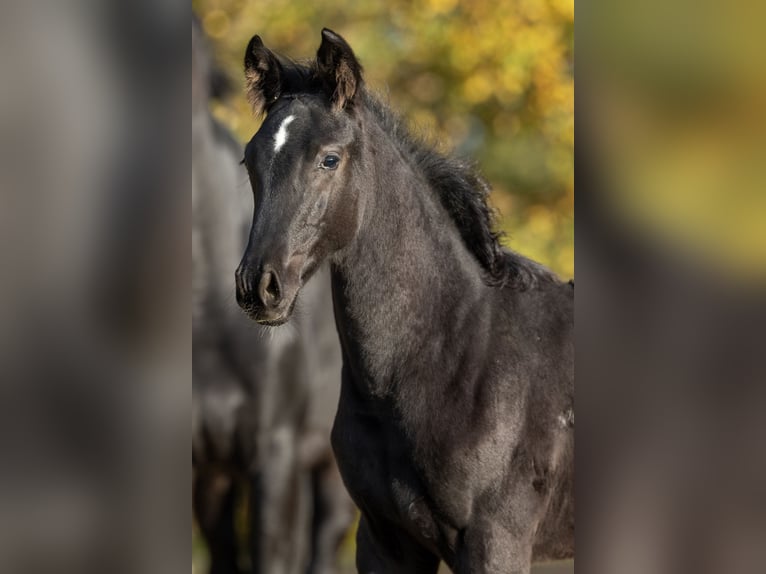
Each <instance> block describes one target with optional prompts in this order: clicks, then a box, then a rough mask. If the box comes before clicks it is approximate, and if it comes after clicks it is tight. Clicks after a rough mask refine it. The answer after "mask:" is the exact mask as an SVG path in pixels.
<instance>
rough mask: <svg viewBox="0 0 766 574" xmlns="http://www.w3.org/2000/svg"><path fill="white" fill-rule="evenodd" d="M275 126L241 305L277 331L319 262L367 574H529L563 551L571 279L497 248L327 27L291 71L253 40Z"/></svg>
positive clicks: (260, 170) (256, 143)
mask: <svg viewBox="0 0 766 574" xmlns="http://www.w3.org/2000/svg"><path fill="white" fill-rule="evenodd" d="M245 76H246V81H247V90H248V96H249V98H250V101H251V102H252V104H253V106H254V109H255V111H256V112H262V113H265V114H266V118H265V121H264V122H263V124H262V126H261V128H260V129H259V130H258V132H257V133H256V134H255V136H254V137H253V138H252V140H251V141H250V143H249V144H248V145H247V147H246V151H245V165H246V166H247V169H248V172H249V175H250V181H251V184H252V188H253V191H254V197H255V208H254V216H253V222H252V228H251V231H250V238H249V243H248V246H247V249H246V251H245V254H244V257H243V259H242V262H241V263H240V266H239V269H238V271H237V275H236V286H237V299H238V302H239V304H240V306H241V307H242V308H243V309H244V310H245V311H246V313H247V314H248V315H249V316H250V317H251V318H252V319H254V320H255V321H257V322H258V323H261V324H263V325H272V326H273V325H279V324H282V323H285V322H286V321H288V320H289V319H290V317H291V313H292V310H293V307H294V305H295V302H296V299H297V297H298V294H299V292H301V290H302V289H304V288H305V286H306V284H307V282H308V281H309V279H310V278H311V276H312V274H313V273H314V272H315V270H316V269H318V268H319V266H320V265H321V264H322V262H323V261H326V260H329V261H330V262H331V266H332V284H333V298H334V308H335V319H336V323H337V327H338V332H339V334H340V339H341V345H342V349H343V376H342V389H341V400H340V404H339V408H338V413H337V415H336V419H335V424H334V428H333V433H332V442H333V448H334V450H335V453H336V456H337V459H338V463H339V465H340V469H341V474H342V476H343V479H344V481H345V483H346V485H347V487H348V490H349V492H350V493H351V495H352V497H353V498H354V501H355V502H356V503H357V505H358V506H359V507H360V509H361V512H362V519H361V523H360V527H359V530H358V535H357V566H358V569H359V571H360V572H362V573H373V572H374V573H377V574H380V573H397V574H406V573H418V574H428V573H429V572H431V573H433V572H436V571H437V568H438V564H439V561H440V560H442V561H444V562H446V563H447V564H448V565H449V566H450V568H452V569H453V571H454V572H456V573H458V574H467V573H471V574H479V573H489V572H492V573H499V572H503V573H506V572H510V573H515V574H519V573H527V572H529V570H530V564H531V563H532V562H533V561H535V560H549V559H560V558H568V557H572V556H573V552H574V499H573V466H574V366H573V322H574V319H573V299H574V287H573V284H570V283H564V282H562V281H559V280H558V279H557V278H556V277H555V276H554V275H553V274H552V273H551V272H550V271H548V270H547V269H545V268H544V267H542V266H541V265H538V264H536V263H534V262H531V261H530V260H528V259H526V258H524V257H522V256H520V255H518V254H516V253H513V252H511V251H508V250H506V249H504V248H503V247H502V246H501V245H500V243H499V238H498V234H496V233H495V232H494V231H493V230H492V227H491V212H490V209H489V208H488V205H487V195H488V193H489V187H488V185H487V184H486V183H485V182H484V180H483V179H482V178H481V177H479V176H478V175H477V174H476V173H475V172H474V171H473V170H472V169H471V168H470V167H469V166H468V165H467V164H466V163H464V162H462V161H458V160H456V159H453V158H450V157H445V156H442V155H440V154H438V153H437V152H435V151H434V150H433V148H432V147H430V146H428V145H426V144H425V143H423V142H421V141H420V140H418V139H416V138H414V137H413V136H411V135H410V134H409V133H408V131H407V129H406V127H405V125H404V122H403V121H402V120H401V119H399V118H398V117H396V115H395V114H393V113H392V112H391V111H390V110H389V109H388V107H387V106H386V105H384V104H383V103H381V101H380V100H379V99H377V98H376V97H375V96H374V95H373V94H372V93H371V92H370V91H368V89H367V88H366V87H365V84H364V80H363V75H362V68H361V66H360V64H359V62H358V61H357V59H356V57H355V55H354V53H353V51H352V50H351V48H350V47H349V46H348V44H347V43H346V42H345V41H344V40H343V39H342V38H341V37H340V36H338V35H337V34H335V33H333V32H331V31H329V30H326V29H325V30H323V32H322V42H321V45H320V47H319V51H318V53H317V56H316V60H315V61H313V62H311V63H309V64H297V63H294V62H292V61H290V60H288V59H287V58H284V57H282V56H279V55H277V54H275V53H273V52H272V51H270V50H269V49H268V48H266V47H265V46H264V45H263V42H262V41H261V39H260V38H259V37H258V36H255V37H253V39H252V40H251V41H250V44H249V45H248V47H247V51H246V54H245Z"/></svg>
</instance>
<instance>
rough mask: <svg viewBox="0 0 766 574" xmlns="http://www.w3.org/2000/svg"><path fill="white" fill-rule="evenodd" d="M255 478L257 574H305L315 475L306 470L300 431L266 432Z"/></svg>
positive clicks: (254, 554)
mask: <svg viewBox="0 0 766 574" xmlns="http://www.w3.org/2000/svg"><path fill="white" fill-rule="evenodd" d="M264 434H265V435H267V436H264V437H263V438H262V439H261V440H259V443H260V447H261V448H259V449H258V450H259V455H258V459H259V463H258V465H257V467H256V469H255V470H254V473H253V477H252V479H251V491H250V515H251V520H250V522H251V524H250V558H251V561H252V572H253V574H304V573H305V571H306V565H307V563H308V544H309V539H308V532H309V524H308V522H309V512H308V510H309V504H308V503H309V499H310V495H311V492H310V486H311V485H310V482H309V475H308V473H306V472H305V471H303V470H302V469H301V465H300V464H299V460H298V448H297V441H296V438H295V435H296V433H295V430H294V429H291V428H288V427H282V428H278V429H274V430H270V431H264Z"/></svg>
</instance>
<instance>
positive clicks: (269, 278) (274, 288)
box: [258, 266, 282, 309]
mask: <svg viewBox="0 0 766 574" xmlns="http://www.w3.org/2000/svg"><path fill="white" fill-rule="evenodd" d="M258 298H259V299H260V300H261V303H262V304H263V306H264V307H265V308H266V309H274V308H275V307H278V306H279V304H280V303H281V302H282V284H281V282H280V280H279V275H278V274H277V272H276V270H275V269H274V268H272V267H268V266H267V267H264V269H263V273H262V274H261V279H260V281H259V282H258Z"/></svg>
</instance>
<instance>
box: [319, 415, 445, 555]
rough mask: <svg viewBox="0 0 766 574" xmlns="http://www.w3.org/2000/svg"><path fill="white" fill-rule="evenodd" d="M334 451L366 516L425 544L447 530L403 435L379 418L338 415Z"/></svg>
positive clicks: (350, 492) (345, 477)
mask: <svg viewBox="0 0 766 574" xmlns="http://www.w3.org/2000/svg"><path fill="white" fill-rule="evenodd" d="M332 443H333V449H334V451H335V455H336V458H337V460H338V467H339V469H340V471H341V475H342V476H343V480H344V482H345V484H346V488H347V489H348V491H349V494H351V497H352V498H353V499H354V502H355V503H356V504H357V506H359V508H360V509H361V510H362V512H364V513H365V515H367V516H368V517H370V518H371V519H373V520H374V519H385V520H387V521H389V522H391V523H393V524H396V525H397V526H399V527H402V528H404V529H405V530H407V531H409V532H410V533H411V534H412V535H414V536H416V537H418V538H420V539H421V540H423V541H424V542H425V543H428V542H433V541H435V539H436V538H438V537H439V533H440V532H441V531H442V530H443V529H442V528H440V527H439V526H438V525H437V523H436V521H435V518H434V516H433V514H432V512H431V510H430V507H429V504H428V503H427V493H426V490H427V489H426V488H425V487H424V485H423V484H422V482H421V480H420V478H419V476H418V473H417V472H416V469H415V467H414V465H413V464H412V463H411V460H410V455H411V453H410V450H409V448H408V447H407V440H406V437H405V436H404V435H403V433H402V432H401V431H400V430H399V429H398V428H397V427H396V425H394V424H392V423H391V422H390V421H386V420H385V418H382V417H380V416H378V415H371V414H363V413H361V412H359V411H354V410H353V409H349V408H348V407H347V406H346V407H344V405H343V401H341V406H340V408H339V410H338V416H337V417H336V420H335V425H334V427H333V433H332Z"/></svg>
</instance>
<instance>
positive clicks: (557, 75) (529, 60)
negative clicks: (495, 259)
mask: <svg viewBox="0 0 766 574" xmlns="http://www.w3.org/2000/svg"><path fill="white" fill-rule="evenodd" d="M192 7H193V9H194V10H195V12H196V13H197V14H198V15H199V16H200V18H201V19H202V22H203V26H204V28H205V31H206V32H207V34H208V35H209V36H210V37H211V38H212V41H213V43H214V47H215V50H216V54H217V58H218V61H219V63H220V64H221V65H222V66H223V67H224V68H225V69H226V70H227V71H228V73H229V74H230V75H231V76H232V78H235V79H236V80H237V81H238V82H240V81H241V78H242V72H241V62H242V58H243V54H244V53H243V50H244V48H245V46H246V45H247V42H248V40H249V39H250V37H251V36H252V35H253V34H255V33H257V34H259V35H261V37H262V38H263V39H264V42H265V43H266V45H267V46H269V47H270V48H272V49H273V50H275V51H278V52H281V53H283V54H285V55H287V56H290V57H294V58H298V59H300V58H306V57H309V56H312V55H313V54H315V52H316V49H317V47H318V45H319V40H320V34H319V33H320V30H321V28H322V27H323V26H326V27H328V28H331V29H333V30H335V31H336V32H338V33H340V34H341V35H343V36H344V37H345V38H346V40H348V42H349V43H350V44H351V46H352V47H353V48H354V51H355V52H356V54H357V56H358V57H359V59H360V60H361V61H362V64H363V65H364V67H365V74H366V80H367V84H368V86H370V87H372V88H373V89H374V90H376V91H377V92H378V93H379V94H381V96H382V97H383V98H385V99H386V100H387V101H388V102H389V103H390V104H391V105H393V106H394V108H395V109H397V110H398V111H399V112H400V113H402V114H403V115H405V116H406V117H407V118H408V119H409V120H411V125H412V128H413V129H414V130H416V131H418V132H419V133H422V134H424V135H425V136H426V137H428V138H429V139H431V140H432V141H434V142H435V143H436V144H438V145H439V146H440V148H441V149H443V150H445V151H449V150H454V151H455V152H456V153H457V154H459V155H462V156H467V157H470V158H472V159H474V160H475V161H476V162H477V163H478V166H479V168H480V170H481V172H482V173H483V174H484V175H485V176H486V177H487V178H488V179H489V180H490V181H491V183H492V185H493V189H494V194H493V203H494V205H495V206H496V207H497V208H498V210H499V212H500V214H501V217H500V220H499V222H500V224H501V226H502V227H503V229H504V230H505V231H506V232H507V234H508V236H507V238H506V241H507V243H508V244H509V246H511V247H512V248H513V249H516V250H518V251H520V252H522V253H524V254H526V255H528V256H530V257H533V258H535V259H537V260H539V261H542V262H544V263H545V264H547V265H549V266H551V267H552V268H553V269H554V270H555V271H557V272H558V273H560V274H561V275H562V276H565V277H569V276H572V275H573V274H574V230H573V229H574V221H573V203H574V162H573V156H574V79H573V49H574V37H573V34H574V0H505V1H503V2H498V1H496V0H470V1H463V2H458V1H457V0H419V1H409V0H387V1H380V0H335V1H334V2H316V1H315V0H264V1H254V0H193V1H192ZM214 112H215V113H216V115H217V116H218V117H219V118H221V119H222V120H223V121H224V122H225V123H226V124H227V125H229V126H230V127H231V128H232V129H233V130H234V132H235V133H236V134H237V135H238V136H239V137H240V139H241V140H242V141H245V140H247V139H249V138H250V137H251V136H252V134H253V133H254V132H255V130H256V129H257V127H258V118H254V117H252V114H251V113H250V109H249V107H248V104H247V102H246V101H245V99H244V97H243V96H242V94H238V95H237V96H236V97H235V98H233V99H232V100H231V101H229V102H226V103H225V104H220V105H217V106H216V107H215V109H214Z"/></svg>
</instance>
